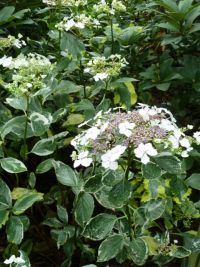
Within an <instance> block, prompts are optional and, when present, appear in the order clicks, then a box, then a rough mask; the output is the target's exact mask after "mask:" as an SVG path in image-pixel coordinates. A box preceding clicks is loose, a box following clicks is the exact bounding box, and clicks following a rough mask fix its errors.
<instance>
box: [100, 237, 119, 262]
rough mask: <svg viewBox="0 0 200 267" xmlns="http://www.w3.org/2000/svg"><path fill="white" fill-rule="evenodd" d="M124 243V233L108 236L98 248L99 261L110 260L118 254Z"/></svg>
mask: <svg viewBox="0 0 200 267" xmlns="http://www.w3.org/2000/svg"><path fill="white" fill-rule="evenodd" d="M123 245H124V236H123V235H119V234H116V235H112V236H109V237H108V238H106V239H105V240H104V241H103V242H102V243H101V245H100V247H99V249H98V259H97V261H98V262H104V261H109V260H111V259H113V258H115V257H116V256H117V254H118V253H119V252H120V251H121V250H122V248H123Z"/></svg>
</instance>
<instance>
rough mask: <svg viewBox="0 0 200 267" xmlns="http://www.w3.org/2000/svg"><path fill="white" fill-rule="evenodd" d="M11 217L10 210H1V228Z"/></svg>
mask: <svg viewBox="0 0 200 267" xmlns="http://www.w3.org/2000/svg"><path fill="white" fill-rule="evenodd" d="M8 218H9V211H8V210H0V229H1V228H2V226H3V225H5V224H6V222H7V221H8Z"/></svg>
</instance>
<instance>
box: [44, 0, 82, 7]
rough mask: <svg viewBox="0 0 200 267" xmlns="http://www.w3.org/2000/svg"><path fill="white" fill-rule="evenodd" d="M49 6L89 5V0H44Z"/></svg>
mask: <svg viewBox="0 0 200 267" xmlns="http://www.w3.org/2000/svg"><path fill="white" fill-rule="evenodd" d="M42 2H43V3H44V4H46V5H48V6H64V7H68V6H69V7H74V6H75V7H79V6H85V5H87V0H42Z"/></svg>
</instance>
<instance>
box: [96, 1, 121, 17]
mask: <svg viewBox="0 0 200 267" xmlns="http://www.w3.org/2000/svg"><path fill="white" fill-rule="evenodd" d="M93 9H94V11H95V12H96V13H99V14H100V13H106V14H111V15H114V14H115V13H117V12H125V11H126V6H125V5H124V4H123V3H122V1H118V0H113V1H112V2H111V4H109V3H108V1H106V0H101V1H99V3H97V4H95V5H94V6H93Z"/></svg>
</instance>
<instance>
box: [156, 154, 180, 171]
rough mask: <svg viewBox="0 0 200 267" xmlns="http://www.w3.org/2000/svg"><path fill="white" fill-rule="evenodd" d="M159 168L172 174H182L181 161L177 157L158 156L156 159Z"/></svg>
mask: <svg viewBox="0 0 200 267" xmlns="http://www.w3.org/2000/svg"><path fill="white" fill-rule="evenodd" d="M154 159H155V161H156V163H157V164H158V166H159V167H160V168H161V169H163V170H165V171H166V172H168V173H171V174H180V173H181V172H182V169H181V161H180V160H179V159H178V158H177V157H175V156H171V155H168V154H165V153H160V154H159V155H158V156H156V157H154Z"/></svg>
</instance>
